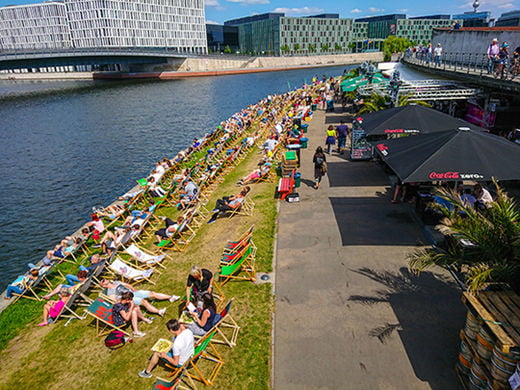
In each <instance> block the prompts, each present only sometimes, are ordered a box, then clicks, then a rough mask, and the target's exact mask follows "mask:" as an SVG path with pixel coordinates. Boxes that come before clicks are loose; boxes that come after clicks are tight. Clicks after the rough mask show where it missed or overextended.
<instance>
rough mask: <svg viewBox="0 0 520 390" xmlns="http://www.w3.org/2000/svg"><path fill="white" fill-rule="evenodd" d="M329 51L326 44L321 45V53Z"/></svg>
mask: <svg viewBox="0 0 520 390" xmlns="http://www.w3.org/2000/svg"><path fill="white" fill-rule="evenodd" d="M329 49H330V46H329V45H328V44H326V43H324V44H323V45H321V50H322V51H329Z"/></svg>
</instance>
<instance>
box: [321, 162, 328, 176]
mask: <svg viewBox="0 0 520 390" xmlns="http://www.w3.org/2000/svg"><path fill="white" fill-rule="evenodd" d="M327 169H328V168H327V161H323V163H322V164H321V173H323V174H325V173H327Z"/></svg>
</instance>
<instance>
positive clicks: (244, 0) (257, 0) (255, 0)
mask: <svg viewBox="0 0 520 390" xmlns="http://www.w3.org/2000/svg"><path fill="white" fill-rule="evenodd" d="M227 1H229V2H230V3H240V4H242V5H250V4H269V0H227Z"/></svg>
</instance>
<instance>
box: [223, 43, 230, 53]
mask: <svg viewBox="0 0 520 390" xmlns="http://www.w3.org/2000/svg"><path fill="white" fill-rule="evenodd" d="M224 53H226V54H231V48H230V47H229V45H226V47H225V48H224Z"/></svg>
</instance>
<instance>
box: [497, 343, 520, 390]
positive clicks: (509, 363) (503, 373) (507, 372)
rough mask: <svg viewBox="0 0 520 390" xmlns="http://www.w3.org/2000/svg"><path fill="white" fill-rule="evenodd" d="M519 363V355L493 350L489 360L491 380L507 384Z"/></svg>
mask: <svg viewBox="0 0 520 390" xmlns="http://www.w3.org/2000/svg"><path fill="white" fill-rule="evenodd" d="M519 362H520V354H516V353H505V352H502V351H500V349H498V348H494V349H493V357H492V358H491V375H492V376H493V379H495V380H496V381H498V382H501V383H507V380H508V379H509V377H510V376H511V375H513V373H514V372H515V369H516V366H517V364H518V363H519Z"/></svg>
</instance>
